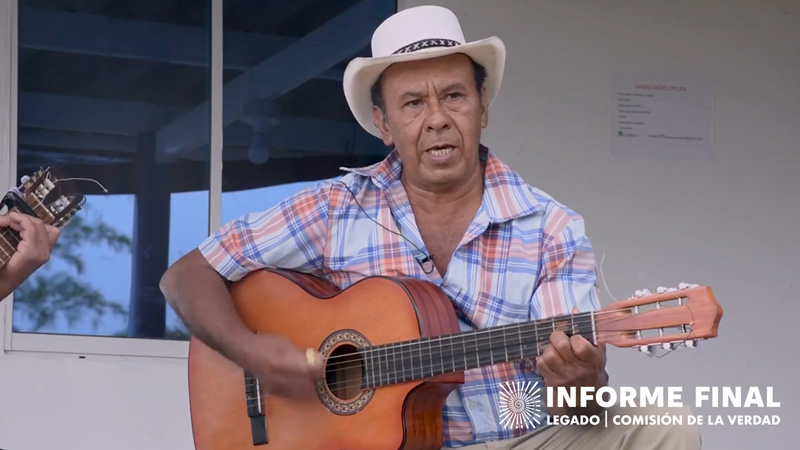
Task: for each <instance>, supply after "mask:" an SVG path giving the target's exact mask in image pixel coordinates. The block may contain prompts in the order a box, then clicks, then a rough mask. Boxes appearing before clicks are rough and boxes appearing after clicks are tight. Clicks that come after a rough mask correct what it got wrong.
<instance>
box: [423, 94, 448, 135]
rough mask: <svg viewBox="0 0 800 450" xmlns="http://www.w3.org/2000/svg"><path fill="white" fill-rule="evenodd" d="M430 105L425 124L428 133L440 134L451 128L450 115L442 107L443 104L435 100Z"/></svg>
mask: <svg viewBox="0 0 800 450" xmlns="http://www.w3.org/2000/svg"><path fill="white" fill-rule="evenodd" d="M428 105H429V106H428V111H427V112H428V114H427V116H428V117H427V118H426V123H425V129H426V131H430V132H438V131H442V130H447V129H448V128H450V126H451V119H450V114H448V111H447V110H446V109H444V108H443V107H442V104H441V103H440V102H439V101H438V100H433V101H431V102H429V103H428Z"/></svg>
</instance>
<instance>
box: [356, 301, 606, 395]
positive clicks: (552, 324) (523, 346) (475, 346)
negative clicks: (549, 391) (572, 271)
mask: <svg viewBox="0 0 800 450" xmlns="http://www.w3.org/2000/svg"><path fill="white" fill-rule="evenodd" d="M554 330H561V331H564V332H565V333H566V334H567V335H568V336H572V335H581V336H583V337H584V338H586V339H587V340H588V341H589V342H592V343H595V344H596V343H597V342H596V332H595V319H594V313H593V312H588V313H578V314H573V315H566V316H559V317H554V318H550V319H543V320H536V321H530V322H524V323H519V324H511V325H504V326H500V327H494V328H487V329H482V330H475V331H468V332H463V333H458V334H452V335H448V336H437V337H431V338H424V339H419V340H414V341H407V342H398V343H393V344H386V345H379V346H373V347H369V348H367V349H364V351H363V356H364V363H365V366H364V387H367V388H375V387H379V386H386V385H391V384H396V383H402V382H406V381H413V380H418V379H422V378H427V377H432V376H436V375H442V374H445V373H451V372H461V371H464V370H468V369H475V368H479V367H484V366H489V365H494V364H498V363H504V362H511V361H518V360H522V359H526V358H532V357H536V356H539V355H541V352H542V351H544V348H545V345H546V344H547V343H548V342H549V339H550V334H551V333H552V332H553V331H554Z"/></svg>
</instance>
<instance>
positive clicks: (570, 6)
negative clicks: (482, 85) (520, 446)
mask: <svg viewBox="0 0 800 450" xmlns="http://www.w3.org/2000/svg"><path fill="white" fill-rule="evenodd" d="M423 3H427V2H422V1H417V0H414V1H405V2H403V3H402V4H403V5H406V6H411V5H418V4H423ZM434 3H436V4H441V5H443V6H447V7H450V8H452V9H453V10H454V11H456V13H457V14H458V15H459V16H460V19H461V24H462V26H463V27H464V29H465V34H466V35H467V39H478V38H483V37H486V36H490V35H497V36H500V37H501V38H503V39H504V41H505V43H506V46H507V49H508V61H507V66H506V70H507V72H506V73H507V76H506V77H505V80H504V82H503V87H502V89H501V95H500V98H499V99H498V101H497V103H496V104H495V105H494V106H493V108H492V111H491V112H490V115H489V122H490V125H489V127H488V129H487V130H486V132H485V134H484V142H485V143H486V144H487V145H489V146H490V147H491V148H492V149H493V150H494V151H495V152H496V153H497V154H498V155H499V156H500V157H501V158H502V159H504V160H505V161H506V162H508V163H510V164H511V165H513V166H514V167H516V168H517V169H518V170H519V171H520V173H522V174H523V175H524V176H525V177H526V179H527V180H528V181H529V182H530V183H532V184H534V185H536V186H538V187H540V188H542V189H544V190H545V191H547V192H548V193H550V194H551V195H553V196H554V197H556V198H557V199H559V200H560V201H562V202H564V203H565V204H567V205H569V206H570V207H572V208H574V209H575V210H577V211H578V212H579V213H581V214H582V215H583V216H584V217H585V219H586V222H587V227H588V233H589V236H590V237H591V239H592V241H593V244H594V247H595V250H596V252H597V259H598V262H599V261H600V260H601V259H602V257H603V255H605V259H604V263H603V266H602V268H603V273H604V275H605V280H606V282H607V284H608V287H609V290H610V291H611V293H612V294H613V295H614V296H615V297H616V298H617V299H620V298H625V297H628V296H630V295H631V294H632V293H633V292H634V291H635V290H636V289H642V288H649V289H651V290H654V289H655V287H657V286H659V285H665V286H672V285H676V284H678V283H679V282H681V281H687V282H693V283H698V284H705V285H710V286H711V287H712V288H713V289H714V293H715V294H716V297H717V299H718V300H719V302H720V303H721V304H722V306H723V308H724V316H723V319H722V323H721V326H720V335H719V337H718V338H717V339H715V340H712V341H708V342H706V343H705V344H704V345H703V347H702V348H701V350H699V351H689V350H686V349H682V350H680V351H676V352H673V353H671V354H670V355H668V356H666V357H664V358H661V359H656V358H648V357H646V356H645V355H643V354H640V353H637V352H635V351H633V350H618V349H615V350H614V351H610V355H609V358H610V359H611V367H610V370H611V381H612V384H613V385H615V386H635V387H638V386H641V385H645V386H681V387H682V388H683V391H684V392H694V388H695V386H711V385H716V386H758V387H761V388H762V391H764V389H763V388H765V387H767V386H774V388H775V391H774V392H775V400H776V401H780V402H781V408H780V409H779V410H778V411H775V410H761V411H758V410H753V409H748V410H744V411H743V410H738V411H736V410H731V409H727V410H724V409H711V408H704V409H700V410H695V413H702V414H706V415H708V414H714V415H716V414H737V413H739V414H741V413H747V414H759V413H763V414H776V413H777V414H779V415H780V417H781V421H782V422H781V424H780V425H779V426H777V427H770V426H767V427H764V426H759V427H754V426H750V427H744V426H730V425H727V426H724V427H723V426H720V425H718V426H704V427H703V428H702V432H703V439H704V444H705V447H704V448H706V449H710V450H716V449H719V450H722V449H729V448H731V449H733V448H737V449H738V448H742V449H744V448H796V441H797V437H796V435H795V433H794V432H793V427H795V426H796V424H797V423H798V421H800V412H798V407H797V405H798V402H800V389H798V384H797V382H796V380H797V377H798V373H800V362H798V359H797V354H798V353H797V349H796V348H797V347H796V342H795V341H796V337H795V334H794V332H793V330H796V329H797V327H796V322H797V319H798V317H800V297H798V295H797V290H798V289H797V288H798V284H800V236H799V235H798V229H800V228H799V227H798V222H800V177H798V175H800V2H798V1H789V0H786V1H776V0H771V1H756V0H752V1H741V0H740V1H728V0H718V1H703V2H698V1H678V0H673V1H668V2H655V1H640V0H627V1H609V0H584V1H575V0H569V1H563V0H562V1H556V0H552V1H527V0H517V1H502V2H500V1H492V2H487V1H481V0H466V1H465V0H458V1H455V0H451V1H436V2H434ZM615 71H643V72H657V73H699V74H705V75H708V76H710V77H711V79H712V80H713V81H714V83H715V92H714V102H715V111H714V133H715V137H716V143H715V144H716V145H715V149H714V155H713V160H712V161H689V160H666V159H664V160H654V159H644V158H641V159H635V158H615V157H612V156H611V153H610V148H609V118H608V111H609V97H610V94H609V74H611V73H613V72H615ZM601 286H602V285H601ZM603 291H604V292H603V294H604V297H603V299H604V305H605V304H608V301H609V300H610V296H609V295H608V294H607V293H606V292H605V289H603ZM684 399H685V400H686V401H687V402H688V403H691V404H693V403H694V397H693V396H691V397H690V396H684ZM791 442H794V444H790V443H791Z"/></svg>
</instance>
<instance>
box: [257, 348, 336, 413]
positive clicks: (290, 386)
mask: <svg viewBox="0 0 800 450" xmlns="http://www.w3.org/2000/svg"><path fill="white" fill-rule="evenodd" d="M254 338H255V339H254V341H253V343H254V345H252V346H250V348H251V349H252V351H251V352H249V353H250V354H249V355H248V358H247V360H246V361H245V367H246V368H247V369H248V370H249V371H250V372H252V373H253V375H255V376H256V377H257V378H258V379H259V382H260V383H261V388H262V390H263V392H264V393H267V394H270V395H276V396H279V397H284V398H288V399H292V400H311V399H316V398H317V396H316V393H315V386H314V381H315V380H316V379H318V378H321V377H322V374H323V370H322V360H321V358H320V357H319V356H318V355H316V354H315V358H314V361H313V362H309V360H308V358H307V356H306V351H305V349H299V348H297V346H295V345H294V344H292V343H291V342H289V341H288V340H287V339H285V338H284V337H282V336H278V335H255V336H254Z"/></svg>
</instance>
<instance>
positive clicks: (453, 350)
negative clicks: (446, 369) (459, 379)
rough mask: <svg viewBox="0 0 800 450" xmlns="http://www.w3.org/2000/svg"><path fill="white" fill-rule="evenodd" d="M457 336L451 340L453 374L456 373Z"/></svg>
mask: <svg viewBox="0 0 800 450" xmlns="http://www.w3.org/2000/svg"><path fill="white" fill-rule="evenodd" d="M455 340H456V338H455V336H453V337H451V338H450V361H452V362H453V372H455V371H456V355H455V344H454V342H455Z"/></svg>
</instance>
